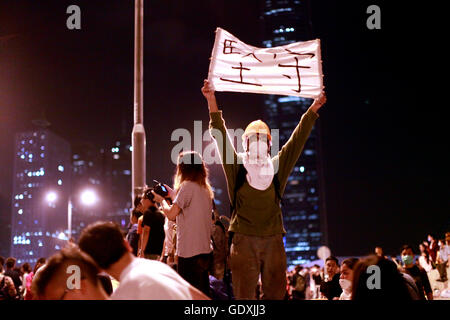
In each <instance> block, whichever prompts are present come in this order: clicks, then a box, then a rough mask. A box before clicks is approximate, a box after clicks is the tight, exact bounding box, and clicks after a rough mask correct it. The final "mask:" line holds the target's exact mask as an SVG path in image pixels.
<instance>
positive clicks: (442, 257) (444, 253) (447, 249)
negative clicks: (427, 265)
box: [436, 239, 450, 282]
mask: <svg viewBox="0 0 450 320" xmlns="http://www.w3.org/2000/svg"><path fill="white" fill-rule="evenodd" d="M448 243H450V241H447V244H446V243H445V240H444V239H440V240H439V241H438V244H439V251H438V255H437V258H436V262H437V269H438V271H439V275H440V278H439V279H438V281H442V282H445V281H447V280H448V278H447V267H448V261H449V257H450V246H449V245H448Z"/></svg>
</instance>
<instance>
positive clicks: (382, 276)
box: [351, 255, 412, 303]
mask: <svg viewBox="0 0 450 320" xmlns="http://www.w3.org/2000/svg"><path fill="white" fill-rule="evenodd" d="M369 267H370V268H371V269H370V270H368V268H369ZM369 278H370V279H369ZM368 283H370V284H371V285H373V286H369V285H368ZM351 296H352V300H356V301H368V302H371V303H374V302H379V301H410V300H412V298H411V295H410V293H409V291H408V287H407V285H406V282H405V280H404V278H403V276H402V274H401V273H400V271H399V270H398V268H397V265H396V264H395V263H394V262H393V261H391V260H387V259H383V258H380V257H378V256H376V255H371V256H368V257H366V258H364V259H362V260H360V261H359V262H358V263H356V265H355V267H354V269H353V285H352V295H351Z"/></svg>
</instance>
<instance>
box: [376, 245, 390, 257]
mask: <svg viewBox="0 0 450 320" xmlns="http://www.w3.org/2000/svg"><path fill="white" fill-rule="evenodd" d="M375 254H376V255H377V256H379V257H380V258H384V259H387V257H386V256H385V255H384V250H383V248H382V247H380V246H376V247H375Z"/></svg>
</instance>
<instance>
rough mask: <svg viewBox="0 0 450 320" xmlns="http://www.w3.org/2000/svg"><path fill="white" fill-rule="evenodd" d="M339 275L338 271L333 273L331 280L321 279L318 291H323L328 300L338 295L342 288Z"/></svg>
mask: <svg viewBox="0 0 450 320" xmlns="http://www.w3.org/2000/svg"><path fill="white" fill-rule="evenodd" d="M340 276H341V275H340V274H339V273H337V274H335V275H334V277H333V279H331V281H328V282H325V281H322V283H321V284H320V292H322V293H323V295H324V296H325V297H327V299H328V300H333V298H335V297H338V298H339V297H340V296H341V293H342V288H341V286H340V284H339V277H340Z"/></svg>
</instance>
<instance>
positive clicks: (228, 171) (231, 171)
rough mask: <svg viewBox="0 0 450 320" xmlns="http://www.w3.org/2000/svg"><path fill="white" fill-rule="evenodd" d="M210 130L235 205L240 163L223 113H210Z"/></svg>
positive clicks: (230, 196) (229, 193)
mask: <svg viewBox="0 0 450 320" xmlns="http://www.w3.org/2000/svg"><path fill="white" fill-rule="evenodd" d="M209 128H210V133H211V136H212V137H213V138H214V140H215V141H216V145H217V149H218V151H219V154H220V159H221V161H222V167H223V170H224V172H225V177H226V179H227V185H228V195H229V198H230V201H231V203H233V201H234V199H232V198H233V197H234V194H233V191H234V186H235V183H236V177H237V171H238V168H239V167H238V164H239V162H238V155H237V153H236V150H235V149H234V145H233V141H232V140H231V139H230V137H229V135H228V131H227V128H226V126H225V121H224V120H223V118H222V111H219V112H211V113H210V123H209Z"/></svg>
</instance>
